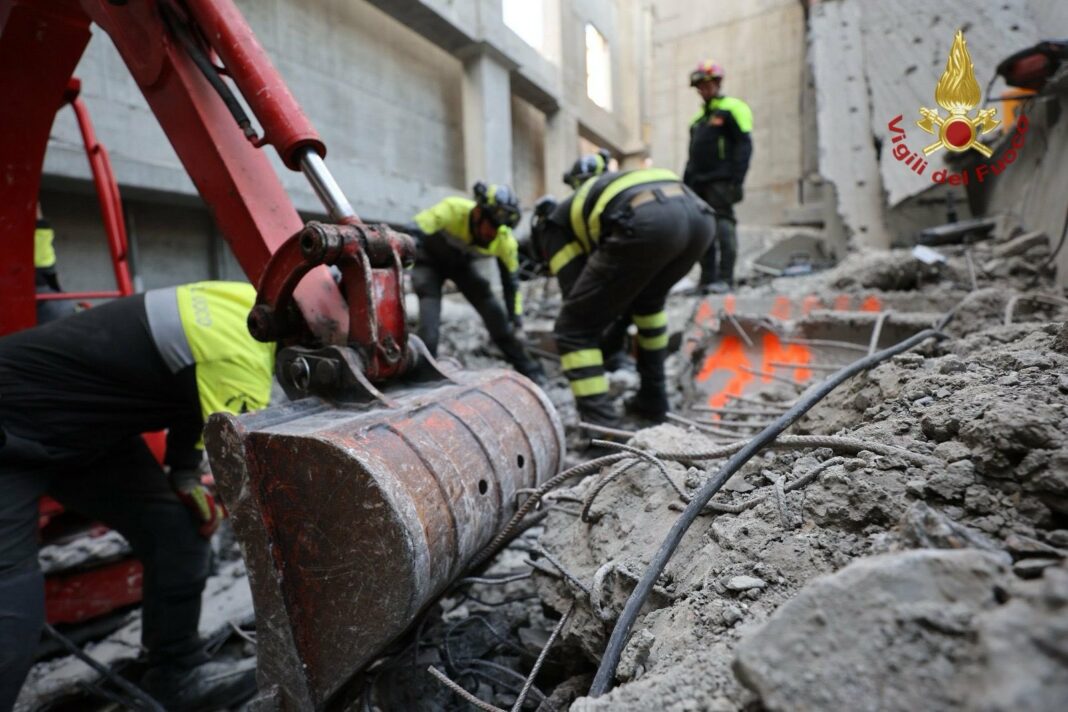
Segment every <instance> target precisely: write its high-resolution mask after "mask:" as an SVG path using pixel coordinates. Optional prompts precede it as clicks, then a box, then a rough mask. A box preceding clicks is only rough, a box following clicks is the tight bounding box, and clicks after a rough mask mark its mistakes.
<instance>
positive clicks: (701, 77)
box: [690, 59, 723, 87]
mask: <svg viewBox="0 0 1068 712" xmlns="http://www.w3.org/2000/svg"><path fill="white" fill-rule="evenodd" d="M722 78H723V67H721V66H720V65H718V64H716V63H715V62H713V61H712V60H711V59H708V60H705V61H704V62H698V63H697V68H696V69H694V70H693V71H692V72H690V86H692V87H695V86H697V85H698V84H700V83H701V82H707V81H711V80H712V79H722Z"/></svg>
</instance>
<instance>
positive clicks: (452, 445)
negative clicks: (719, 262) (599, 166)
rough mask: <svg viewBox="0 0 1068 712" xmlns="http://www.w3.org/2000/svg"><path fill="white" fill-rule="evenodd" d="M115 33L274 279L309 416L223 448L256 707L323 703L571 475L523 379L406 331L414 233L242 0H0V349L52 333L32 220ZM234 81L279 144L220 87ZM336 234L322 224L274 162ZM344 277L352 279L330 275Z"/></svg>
mask: <svg viewBox="0 0 1068 712" xmlns="http://www.w3.org/2000/svg"><path fill="white" fill-rule="evenodd" d="M92 24H96V25H98V26H99V27H100V28H101V29H103V30H104V31H105V32H107V33H108V34H109V35H110V36H111V39H112V40H113V41H114V43H115V46H116V48H117V49H118V51H119V54H120V55H121V56H122V58H123V60H124V61H125V62H126V64H127V67H128V68H129V70H130V73H131V75H132V76H133V78H134V80H135V81H136V82H137V84H138V86H139V87H140V88H141V90H142V92H143V93H144V96H145V98H146V100H147V102H148V104H149V106H150V107H151V109H152V111H153V112H154V114H155V115H156V118H157V119H158V121H159V122H160V124H161V126H162V128H163V130H164V132H165V133H166V134H167V136H168V138H169V140H170V142H171V144H172V146H173V147H174V149H175V152H176V153H177V154H178V156H179V158H180V159H181V161H182V163H183V165H184V166H185V168H186V170H187V171H188V173H189V175H190V177H191V178H192V180H193V183H194V184H195V185H196V187H197V189H198V191H199V192H200V194H201V196H202V197H203V199H204V201H205V202H206V203H207V204H208V206H209V208H210V210H211V212H212V213H213V215H214V216H215V218H216V220H217V222H218V225H219V228H220V230H221V232H222V233H223V234H224V235H225V236H226V238H227V240H228V242H229V244H230V246H231V248H232V250H233V252H234V254H235V256H236V257H237V259H238V262H239V263H240V264H241V267H242V269H243V270H244V271H245V273H246V274H247V275H248V277H249V278H250V279H251V280H252V281H253V282H254V283H255V284H256V285H257V290H258V299H257V306H256V307H255V308H254V309H253V311H252V313H251V314H250V315H249V322H248V324H249V330H250V332H251V333H252V334H253V335H254V336H255V337H256V338H258V339H261V340H263V341H278V342H279V343H280V344H283V345H284V348H282V349H281V351H280V352H279V354H278V360H277V375H278V377H279V380H280V381H281V383H282V385H283V387H284V389H285V390H286V393H287V394H288V395H289V396H290V398H293V399H294V400H293V402H291V403H287V404H284V405H279V406H275V407H272V408H269V409H267V410H265V411H261V412H259V413H255V414H250V415H245V416H239V417H233V416H228V415H215V416H213V417H212V418H211V419H210V420H209V423H208V425H207V428H206V431H205V443H206V445H207V448H208V452H209V456H210V459H211V464H212V470H213V474H214V476H215V478H216V481H217V482H218V485H219V489H220V492H221V494H222V497H223V500H224V501H225V503H226V505H227V506H228V508H229V511H230V513H231V516H232V518H233V524H234V529H235V531H236V533H237V535H238V538H239V539H240V541H241V543H242V546H243V550H244V553H245V557H246V562H247V564H248V571H249V579H250V583H251V586H252V592H253V599H254V603H255V608H256V616H257V623H258V625H257V631H258V656H259V663H258V664H259V681H260V688H261V692H260V697H259V698H258V700H257V702H256V703H255V704H256V707H255V708H256V709H260V710H269V709H279V710H297V709H323V708H325V707H327V706H329V705H331V704H332V703H334V702H336V701H337V700H338V699H339V698H341V697H343V696H344V693H345V691H346V688H347V686H349V685H351V683H352V681H353V678H354V677H355V676H356V674H357V673H358V672H359V671H360V669H361V668H362V667H363V666H365V665H366V664H367V663H368V662H370V661H371V660H372V659H373V657H374V656H375V655H376V654H377V653H378V652H379V651H380V650H381V649H382V648H383V647H384V646H385V645H386V644H387V643H389V642H390V641H391V640H392V639H394V638H395V637H396V636H397V635H399V634H400V633H402V632H403V631H404V630H405V628H407V627H408V625H409V624H410V623H411V621H412V620H413V619H414V618H415V616H416V615H417V614H418V613H419V612H420V611H421V610H422V609H423V608H424V607H425V606H426V605H427V604H428V603H429V602H430V601H432V600H433V598H434V596H436V595H437V594H438V593H440V592H441V591H442V590H443V589H444V588H445V587H446V586H447V585H448V584H449V583H450V581H452V580H453V579H454V578H455V577H456V576H458V575H460V574H461V573H463V571H464V570H465V568H466V567H467V565H468V564H469V562H470V561H471V559H472V557H473V556H474V555H475V554H477V553H478V552H479V551H480V550H481V549H482V548H483V547H485V546H486V544H487V543H489V541H490V540H491V538H492V537H493V536H494V534H495V533H496V532H497V531H498V530H499V529H500V527H501V526H503V524H504V523H505V522H506V521H507V519H508V517H509V516H510V514H511V510H512V504H511V503H512V502H513V501H514V496H513V495H514V494H515V492H516V491H517V490H518V489H520V488H524V487H532V486H535V485H536V484H537V483H538V482H540V481H541V480H543V479H545V478H546V477H548V476H549V475H551V474H554V473H555V472H556V471H557V469H558V466H559V464H560V461H561V458H562V450H563V435H562V429H561V426H560V422H559V419H558V417H557V415H556V413H555V411H554V410H553V407H552V405H551V404H550V403H549V401H548V400H547V399H546V398H545V396H544V395H543V394H542V393H541V391H540V390H539V389H538V388H537V387H535V386H534V385H533V384H532V383H530V382H529V381H527V380H526V379H525V378H523V377H522V376H519V375H518V374H515V373H513V372H511V371H503V370H485V371H480V372H478V373H467V372H463V371H453V372H447V371H445V370H443V369H442V367H441V366H439V365H438V364H437V363H436V362H435V361H434V359H433V358H432V357H431V356H430V355H429V354H428V353H427V352H426V349H425V348H424V347H423V346H422V344H421V343H420V342H419V340H418V339H417V338H416V337H414V336H410V335H409V334H408V333H407V331H406V328H405V319H404V299H403V279H402V270H403V268H404V267H405V266H406V265H408V264H410V263H411V260H412V256H413V249H414V248H413V243H412V240H411V238H409V237H408V236H406V235H402V234H399V233H396V232H393V231H392V230H390V229H389V228H388V227H386V226H370V225H366V224H364V223H363V222H362V221H361V220H360V219H359V218H358V217H357V216H356V214H355V212H354V211H353V209H352V207H351V206H350V204H349V202H348V200H347V199H346V198H345V196H344V194H343V193H342V191H341V190H340V188H339V187H338V185H337V183H336V182H335V181H334V179H333V177H332V176H331V174H330V173H329V171H328V170H327V168H326V166H325V164H324V162H323V158H324V157H325V155H326V147H325V145H324V143H323V141H322V140H321V139H320V138H319V136H318V134H317V133H316V132H315V130H314V128H313V127H312V125H311V123H310V122H309V121H308V119H307V118H306V117H305V115H304V114H303V112H302V111H301V109H300V107H299V106H298V105H297V103H296V101H295V100H294V99H293V97H292V95H291V94H290V93H289V91H288V89H287V88H286V86H285V84H284V82H283V81H282V79H281V77H280V76H279V75H278V73H277V71H276V70H275V69H274V67H273V66H272V65H271V63H270V61H269V59H268V58H267V55H266V53H265V52H264V50H263V48H262V47H261V46H260V45H259V43H258V42H257V41H256V39H255V37H254V36H253V34H252V31H251V30H250V29H249V27H248V25H247V24H246V23H245V20H244V18H243V17H242V16H241V14H240V13H239V11H238V10H237V9H236V7H235V6H234V4H233V2H232V1H231V0H140V1H135V2H126V1H125V0H123V1H119V0H111V1H108V0H54V1H51V2H47V3H44V2H33V1H30V0H0V85H2V86H3V87H4V88H5V103H6V107H5V110H3V111H0V156H2V157H3V158H2V160H3V171H4V179H3V183H4V185H3V187H2V189H0V197H2V200H0V249H2V250H3V253H4V268H3V269H2V270H0V292H2V293H4V294H5V295H10V296H5V304H4V309H3V313H2V314H0V333H6V332H9V331H13V330H17V329H20V328H26V327H29V326H32V325H33V323H34V321H33V320H34V315H33V311H34V299H33V286H32V281H33V270H32V269H29V268H25V267H24V266H26V265H32V239H30V237H29V236H31V235H32V234H33V227H34V220H35V213H34V207H35V204H36V200H37V194H38V190H39V187H40V180H41V170H42V164H43V157H44V153H45V148H46V146H47V142H48V136H49V131H50V127H51V125H52V121H53V118H54V116H55V113H56V109H57V108H59V106H61V105H62V102H63V100H64V99H63V97H64V91H65V90H66V88H67V86H68V82H69V79H70V77H71V75H72V72H73V70H74V68H75V66H76V65H77V63H78V60H79V58H80V57H81V55H82V52H83V51H84V49H85V46H86V44H87V43H88V41H89V37H90V32H89V29H90V26H91V25H92ZM223 74H225V76H227V77H228V78H229V79H230V80H232V82H233V84H234V85H236V87H237V89H238V91H239V93H240V94H241V96H242V97H243V98H244V99H245V101H246V103H247V105H248V107H249V108H250V109H251V113H252V114H253V115H254V117H255V119H256V120H257V122H258V124H259V126H260V127H262V135H261V134H259V133H258V132H257V130H256V128H255V127H254V125H253V123H252V121H251V119H250V117H249V116H247V115H246V114H245V111H244V109H243V107H242V105H241V103H240V102H239V101H238V100H237V99H236V97H235V96H234V95H233V94H232V92H231V90H230V88H229V85H228V84H227V83H226V82H224V81H223V79H222V75H223ZM268 144H269V145H271V146H273V147H274V148H275V150H277V152H278V155H279V156H280V157H281V159H282V162H283V163H284V164H285V166H286V167H287V168H289V169H290V170H294V171H301V172H303V173H304V175H305V176H306V177H307V178H308V180H309V181H310V183H311V185H312V186H313V188H314V190H315V192H316V194H317V195H318V196H319V198H320V199H321V201H322V203H323V205H324V206H325V207H326V209H327V212H328V213H329V214H330V217H331V220H333V221H334V222H333V223H330V224H327V223H319V222H311V223H308V224H307V225H303V224H302V222H301V220H300V218H299V216H298V214H297V212H296V210H295V209H294V207H293V205H292V203H291V202H290V200H289V198H288V196H287V195H286V193H285V191H284V190H283V188H282V185H281V182H280V181H279V179H278V177H277V176H276V175H275V174H274V172H273V169H272V167H271V165H270V163H269V161H268V159H267V157H266V155H265V154H264V153H263V151H261V150H260V149H261V148H262V147H263V146H266V145H268ZM331 265H332V266H336V267H337V268H338V269H339V270H340V272H341V274H342V280H341V285H340V286H338V285H337V284H335V282H334V280H333V278H332V277H331V275H330V271H329V269H328V266H331Z"/></svg>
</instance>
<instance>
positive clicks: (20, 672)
mask: <svg viewBox="0 0 1068 712" xmlns="http://www.w3.org/2000/svg"><path fill="white" fill-rule="evenodd" d="M255 299H256V292H255V289H253V288H252V286H250V285H248V284H238V283H233V282H198V283H195V284H188V285H185V286H180V287H173V288H170V289H158V290H153V291H150V292H147V293H144V294H137V295H134V296H130V297H125V298H122V299H116V300H114V301H111V302H108V303H106V304H103V305H101V306H97V307H94V308H92V309H88V310H86V311H82V312H79V313H77V314H74V315H72V316H70V317H67V318H65V319H60V320H58V321H53V322H50V323H48V324H45V325H43V326H40V327H37V328H35V329H27V330H25V331H22V332H18V333H15V334H11V335H9V336H5V337H3V338H0V428H2V430H0V440H2V443H0V710H6V709H10V708H11V705H12V704H13V703H14V701H15V698H16V696H17V695H18V692H19V688H20V686H21V685H22V682H23V679H24V678H25V676H26V673H27V671H28V670H29V667H30V664H31V663H32V661H33V655H34V651H35V649H36V647H37V642H38V640H39V638H40V633H41V627H42V624H43V622H44V590H43V577H42V575H41V570H40V568H39V567H38V564H37V501H38V499H39V498H40V497H41V495H43V494H46V493H47V494H49V495H51V496H52V497H54V498H55V499H57V500H58V501H59V502H60V503H62V504H63V506H64V507H67V508H69V509H72V510H75V511H77V512H80V513H82V514H85V515H88V516H89V517H91V518H92V519H94V520H99V521H101V522H104V523H105V524H107V525H108V526H109V527H111V528H113V529H115V530H117V531H118V532H119V533H121V534H122V535H123V536H124V537H125V538H126V540H127V541H128V542H129V543H130V546H131V547H132V548H133V552H134V555H135V556H137V558H138V559H140V560H141V563H142V564H143V565H144V583H143V586H144V603H143V608H142V611H143V614H142V633H141V640H142V644H143V645H144V647H145V649H146V650H147V653H148V664H149V670H148V672H147V673H146V675H145V678H144V680H143V685H144V686H145V688H146V690H147V691H148V692H149V694H151V695H153V696H154V697H155V698H156V699H157V700H159V702H160V703H161V704H163V706H164V707H165V708H166V709H167V710H187V709H188V710H200V709H217V708H220V707H227V706H229V705H230V704H232V703H234V702H236V701H238V700H240V699H241V698H242V697H245V696H248V695H250V694H252V693H253V692H254V691H255V660H254V659H249V660H245V661H240V662H238V663H213V662H209V661H208V655H207V653H206V651H205V650H204V646H203V642H202V641H201V640H200V638H199V636H198V634H197V625H198V622H199V619H200V605H201V601H200V598H201V592H202V591H203V589H204V582H205V581H206V579H207V577H208V574H209V564H210V555H211V547H210V542H209V539H210V537H211V534H212V533H213V532H214V531H215V530H216V528H217V527H218V526H219V523H220V521H221V518H222V515H223V512H222V508H221V507H220V506H219V505H218V504H217V503H216V502H215V501H214V499H213V498H212V495H211V493H210V492H209V491H208V490H207V489H206V488H205V487H204V486H203V485H202V484H201V481H200V466H201V462H202V459H203V445H202V444H201V430H202V429H203V426H204V421H205V419H206V418H207V417H208V415H209V414H211V413H213V412H216V411H227V412H231V413H242V412H246V411H251V410H256V409H258V408H263V407H264V406H266V405H267V403H268V400H269V398H270V393H271V378H272V374H273V371H274V345H273V344H264V343H260V342H258V341H256V340H254V339H253V338H252V336H251V335H249V333H248V327H247V326H246V319H247V317H248V312H249V310H250V309H251V308H252V306H253V304H254V302H255ZM163 429H167V431H168V432H167V454H166V461H165V467H161V466H160V465H159V463H158V462H157V461H156V459H155V458H154V457H153V456H152V454H151V452H150V451H149V449H148V447H147V445H146V444H145V442H144V440H143V439H142V438H141V437H140V434H141V433H143V432H151V431H157V430H163Z"/></svg>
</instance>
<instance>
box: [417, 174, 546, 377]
mask: <svg viewBox="0 0 1068 712" xmlns="http://www.w3.org/2000/svg"><path fill="white" fill-rule="evenodd" d="M474 197H475V199H474V200H470V199H467V198H461V197H458V196H457V197H452V198H445V199H444V200H442V201H441V202H440V203H438V204H437V205H434V206H433V207H430V208H427V209H426V210H424V211H423V212H421V213H419V214H418V215H416V216H415V225H414V227H410V228H409V229H408V230H409V233H410V234H411V235H412V237H414V238H415V239H416V242H417V243H418V248H417V250H416V257H415V267H413V268H412V284H413V286H414V288H415V293H416V295H417V296H418V297H419V329H418V331H417V333H418V335H419V338H420V339H422V340H423V343H424V344H426V347H427V349H429V350H430V353H431V354H434V355H437V351H438V337H439V334H440V330H441V291H442V286H443V285H444V283H445V280H446V279H451V280H452V281H453V283H454V284H456V286H457V288H458V289H459V290H460V292H461V293H462V294H463V295H464V297H466V298H467V301H468V302H470V303H471V306H473V307H474V308H475V310H476V311H477V312H478V314H479V316H481V317H482V321H483V323H485V325H486V329H487V330H488V331H489V334H490V338H492V339H493V342H494V343H495V344H496V345H497V348H499V349H500V350H501V351H502V352H503V353H504V357H505V358H506V359H507V360H508V362H509V363H510V364H512V366H513V367H514V368H515V370H517V371H519V372H520V373H522V374H523V375H524V376H526V377H528V378H530V379H531V380H533V381H534V382H536V383H539V384H541V383H544V382H545V374H544V371H543V370H542V367H541V364H540V363H538V361H537V360H536V359H535V358H534V357H533V356H531V355H530V353H529V352H528V351H527V350H526V348H525V347H524V346H523V344H522V342H520V340H519V337H518V336H517V334H516V331H517V330H518V329H519V328H521V327H522V323H523V320H522V313H523V312H522V298H521V295H520V294H519V278H518V271H519V245H518V243H517V242H516V239H515V236H514V235H513V234H512V228H513V227H515V226H516V225H518V224H519V216H520V210H519V201H518V199H517V198H516V197H515V193H514V192H512V189H511V188H509V187H508V186H505V185H487V184H486V183H483V182H481V181H480V182H478V183H476V184H475V187H474ZM483 257H495V258H496V259H497V268H498V271H499V273H500V277H501V287H502V290H503V292H504V302H505V303H504V305H502V304H501V303H500V301H499V300H498V299H497V298H496V297H494V295H493V290H492V288H491V287H490V284H489V282H488V281H486V279H485V278H484V277H483V276H482V275H480V274H479V273H478V270H477V269H476V267H475V260H477V259H480V258H483Z"/></svg>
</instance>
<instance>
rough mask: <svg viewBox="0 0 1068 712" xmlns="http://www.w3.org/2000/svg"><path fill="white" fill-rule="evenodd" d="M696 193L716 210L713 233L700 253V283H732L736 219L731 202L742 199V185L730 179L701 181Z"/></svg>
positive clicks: (736, 249)
mask: <svg viewBox="0 0 1068 712" xmlns="http://www.w3.org/2000/svg"><path fill="white" fill-rule="evenodd" d="M697 192H698V194H699V195H700V196H701V197H702V198H703V199H704V201H705V202H706V203H708V204H709V205H711V206H712V208H713V209H714V210H715V211H716V236H715V239H713V240H712V242H711V244H709V246H708V250H707V251H706V252H705V254H704V255H703V256H702V257H701V284H702V285H708V284H712V283H713V282H723V283H725V284H727V285H730V286H733V285H734V263H735V262H736V261H737V259H738V234H737V225H738V220H737V218H735V217H734V206H735V204H736V203H739V202H741V200H742V195H741V192H742V188H741V186H740V185H739V184H737V183H736V182H734V181H730V180H721V181H713V182H711V183H705V184H703V185H701V186H700V187H699V188H698V190H697Z"/></svg>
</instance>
